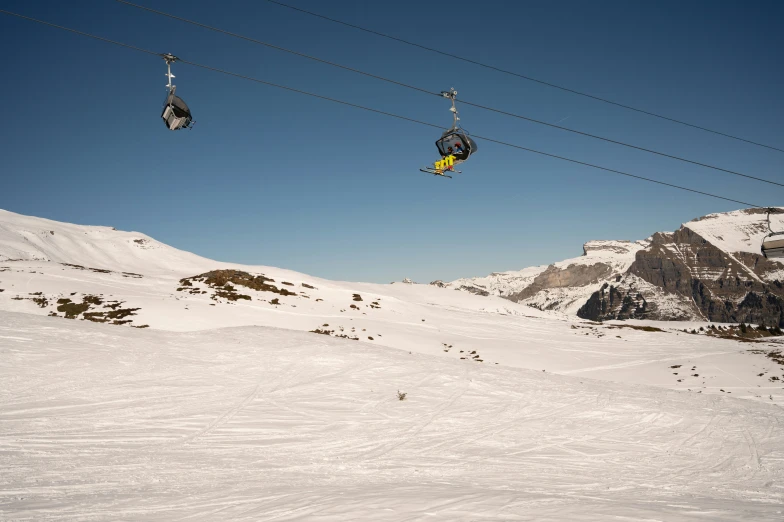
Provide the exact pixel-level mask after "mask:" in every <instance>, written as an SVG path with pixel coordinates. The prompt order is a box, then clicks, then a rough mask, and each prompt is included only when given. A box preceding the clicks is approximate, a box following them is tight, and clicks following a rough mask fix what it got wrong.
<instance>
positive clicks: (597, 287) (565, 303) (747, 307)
mask: <svg viewBox="0 0 784 522" xmlns="http://www.w3.org/2000/svg"><path fill="white" fill-rule="evenodd" d="M771 222H772V225H773V228H774V229H783V228H784V219H782V215H781V214H778V215H775V214H774V215H773V216H771ZM767 233H768V229H767V224H766V222H765V211H764V210H762V209H747V210H738V211H735V212H727V213H722V214H710V215H708V216H704V217H701V218H698V219H695V220H693V221H690V222H688V223H685V224H683V225H682V226H681V227H680V228H679V229H678V230H677V231H675V232H657V233H655V234H653V236H651V237H650V238H648V239H646V240H644V241H636V242H628V241H590V242H588V243H586V244H585V246H584V249H583V256H581V257H578V258H574V259H568V260H566V261H561V262H559V263H554V264H552V265H549V266H546V267H545V266H540V267H532V268H526V269H523V270H520V271H512V272H502V273H495V274H491V275H490V276H488V277H480V278H470V279H459V280H457V281H453V282H452V283H447V284H445V285H444V286H446V287H451V288H455V289H458V290H463V291H467V292H471V293H475V294H480V295H498V296H501V297H504V298H506V299H508V300H510V301H513V302H517V303H524V304H528V305H531V306H534V307H536V308H539V309H541V310H556V311H562V312H565V313H567V314H576V315H578V316H579V317H583V318H586V319H591V320H607V319H630V318H637V319H653V320H705V321H718V322H747V323H748V322H751V323H755V324H757V323H764V324H767V325H778V326H784V288H782V281H783V280H784V264H782V263H780V262H776V261H772V260H767V259H765V258H764V257H763V256H762V255H760V244H761V243H762V238H763V237H764V236H765V235H766V234H767Z"/></svg>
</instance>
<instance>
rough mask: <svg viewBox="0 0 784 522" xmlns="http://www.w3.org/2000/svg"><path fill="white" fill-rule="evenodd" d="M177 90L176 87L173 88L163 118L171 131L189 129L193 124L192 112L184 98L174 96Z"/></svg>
mask: <svg viewBox="0 0 784 522" xmlns="http://www.w3.org/2000/svg"><path fill="white" fill-rule="evenodd" d="M175 89H176V87H174V86H172V90H171V91H170V92H169V95H168V96H167V97H166V103H165V104H164V106H163V112H162V113H161V118H162V119H163V123H164V124H166V127H167V128H168V129H169V130H180V129H187V128H189V127H190V126H191V123H193V117H192V116H191V110H190V109H189V108H188V105H187V104H186V103H185V102H184V101H183V100H182V98H180V97H179V96H177V95H176V94H174V92H175Z"/></svg>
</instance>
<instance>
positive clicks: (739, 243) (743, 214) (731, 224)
mask: <svg viewBox="0 0 784 522" xmlns="http://www.w3.org/2000/svg"><path fill="white" fill-rule="evenodd" d="M778 210H781V211H784V208H779V209H778ZM683 226H684V227H686V228H689V229H691V230H693V231H694V232H696V233H697V234H699V235H700V236H702V237H703V238H705V239H706V240H707V241H710V243H712V244H713V245H714V246H716V247H718V248H720V249H721V250H723V251H725V252H729V253H735V252H748V253H751V254H759V253H760V245H761V244H762V239H763V238H764V237H765V236H766V235H767V234H768V233H769V232H768V225H767V223H766V220H765V212H764V211H763V210H762V209H751V210H748V209H747V210H736V211H734V212H724V213H718V214H708V215H707V216H703V217H701V218H697V219H694V220H692V221H689V222H688V223H684V224H683ZM770 226H771V228H772V229H773V230H776V231H781V230H784V213H778V214H772V215H771V216H770Z"/></svg>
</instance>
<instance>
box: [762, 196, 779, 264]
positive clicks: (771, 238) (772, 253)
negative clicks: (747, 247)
mask: <svg viewBox="0 0 784 522" xmlns="http://www.w3.org/2000/svg"><path fill="white" fill-rule="evenodd" d="M776 211H777V209H772V208H771V209H768V231H769V232H770V234H768V235H767V236H765V238H764V239H763V240H762V255H763V256H765V257H767V258H768V259H782V258H784V232H774V231H773V229H772V228H770V213H771V212H776Z"/></svg>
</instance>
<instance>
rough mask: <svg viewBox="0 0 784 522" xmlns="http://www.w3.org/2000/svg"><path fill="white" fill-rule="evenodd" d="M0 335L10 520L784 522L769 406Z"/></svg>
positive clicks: (0, 500) (134, 338)
mask: <svg viewBox="0 0 784 522" xmlns="http://www.w3.org/2000/svg"><path fill="white" fill-rule="evenodd" d="M0 324H3V325H4V327H5V328H4V330H3V331H9V330H11V331H14V332H17V333H18V334H19V335H18V336H19V337H24V338H25V339H29V340H31V341H32V342H30V341H26V340H21V339H15V338H11V336H3V337H0V356H1V357H0V469H1V470H2V472H0V519H8V520H65V519H69V520H70V519H78V520H131V519H134V520H138V519H144V520H265V521H273V520H274V521H299V520H333V521H339V520H340V521H342V520H382V521H383V520H389V521H400V520H449V521H452V520H466V521H470V520H490V519H493V520H537V521H556V520H603V519H619V520H667V521H671V520H677V521H681V520H683V521H692V520H693V521H697V520H700V521H704V520H721V521H736V520H760V521H766V520H770V521H779V520H781V519H782V517H783V516H784V515H782V513H784V482H782V480H784V432H782V430H781V417H782V414H783V413H782V410H781V409H780V408H779V407H777V406H774V405H768V404H764V403H760V402H752V401H746V400H741V399H734V398H730V397H719V396H707V395H698V394H694V393H688V392H678V391H672V390H666V389H661V388H652V387H648V386H632V385H626V384H619V383H611V382H606V381H597V380H592V379H585V378H582V377H576V376H562V375H553V374H550V373H547V372H541V371H531V370H522V369H513V368H504V367H500V366H492V367H491V366H486V365H480V364H466V363H465V362H464V361H459V360H455V359H450V358H447V357H440V356H431V355H423V354H416V353H414V354H409V353H408V352H407V351H401V350H394V349H390V348H387V347H377V346H374V345H371V344H369V343H359V342H352V341H345V340H341V339H331V338H327V337H325V336H316V335H313V334H308V333H301V332H293V331H287V330H279V329H273V328H265V327H240V328H227V329H219V330H209V331H201V332H185V333H176V332H162V331H153V330H142V331H138V330H132V329H128V328H117V327H111V326H106V325H97V324H92V323H87V322H75V321H64V320H60V319H54V318H46V317H38V316H33V315H29V314H17V313H10V312H0ZM397 390H401V391H404V392H406V393H408V397H407V398H406V400H404V401H399V400H398V399H397V396H396V395H397Z"/></svg>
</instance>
